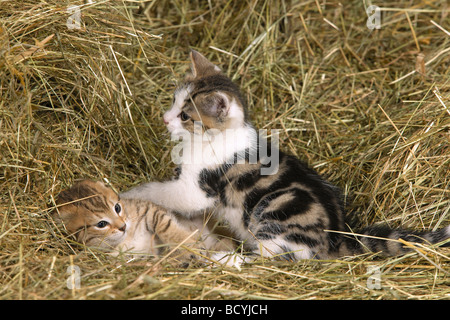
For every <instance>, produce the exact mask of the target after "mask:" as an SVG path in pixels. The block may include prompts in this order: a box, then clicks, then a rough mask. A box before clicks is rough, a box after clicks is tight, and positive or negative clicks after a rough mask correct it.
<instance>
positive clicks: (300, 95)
mask: <svg viewBox="0 0 450 320" xmlns="http://www.w3.org/2000/svg"><path fill="white" fill-rule="evenodd" d="M78 10H79V11H78ZM380 12H381V19H380V23H381V25H380V28H379V29H368V28H367V25H366V22H367V18H368V16H367V14H366V11H365V7H364V1H361V2H360V1H354V2H348V3H347V2H344V4H343V3H342V2H338V1H326V2H325V1H287V0H285V1H284V0H283V1H271V0H267V1H256V0H248V1H213V2H211V1H203V2H197V1H184V0H180V1H145V2H142V4H138V2H137V1H127V0H124V1H114V0H103V1H99V0H97V1H86V2H83V1H59V0H58V1H57V0H46V1H43V0H42V1H40V0H23V1H2V2H1V6H0V199H1V202H0V298H1V299H118V298H125V299H141V298H144V299H145V298H150V299H167V298H171V299H183V298H184V299H448V298H449V297H450V286H449V284H450V278H449V272H450V261H449V260H450V259H449V251H448V249H447V250H445V249H440V248H435V247H430V246H426V245H425V246H418V245H412V244H406V245H412V246H413V248H412V251H411V253H409V254H407V255H406V256H403V257H394V258H389V259H386V258H380V257H378V256H377V255H376V254H373V255H372V254H370V255H363V256H358V257H351V258H345V259H341V260H336V261H300V262H297V263H289V262H277V261H257V262H255V263H251V264H247V265H243V266H242V268H241V270H238V269H236V268H216V269H209V268H206V267H203V266H200V267H192V268H188V269H185V270H180V269H177V268H176V267H174V266H173V264H171V263H170V262H171V261H170V257H164V259H165V260H163V261H161V260H160V261H137V260H133V261H127V260H126V259H125V258H117V259H113V258H110V257H106V256H104V255H103V254H101V253H98V252H93V251H91V250H89V249H88V248H82V247H80V246H79V245H77V244H74V243H73V242H72V241H71V240H70V239H67V238H65V237H64V234H63V233H62V232H60V231H59V230H58V229H57V228H55V226H54V225H53V223H52V221H51V220H49V217H48V208H51V207H52V206H53V200H54V197H55V196H56V194H57V193H58V192H59V191H60V190H61V189H62V188H64V187H66V186H68V185H70V184H72V183H73V181H74V180H76V179H80V178H91V179H98V180H100V179H107V181H109V182H110V183H111V185H112V186H113V187H114V188H115V189H116V190H124V189H126V188H129V187H131V186H133V185H136V184H139V183H141V182H144V181H148V180H158V179H164V178H167V177H168V176H170V175H171V173H172V169H173V166H172V165H171V162H170V154H169V151H170V143H169V139H168V138H169V137H168V135H167V133H166V131H165V128H164V125H163V124H162V121H161V116H162V113H163V112H164V110H165V109H166V108H167V107H168V106H169V105H170V101H171V95H172V91H173V88H174V87H175V85H176V81H177V79H180V78H181V77H182V76H183V74H184V72H185V71H186V70H187V68H188V60H187V56H188V52H189V49H190V48H191V47H192V48H195V49H197V50H199V51H200V52H202V53H204V54H205V55H206V56H208V57H209V58H211V59H212V60H213V61H215V62H217V63H218V64H219V65H220V66H221V67H222V68H223V70H224V71H225V72H226V73H227V74H228V75H229V76H230V77H232V78H233V79H234V80H235V81H236V82H237V83H239V85H240V86H241V87H242V90H243V92H244V94H245V96H246V98H247V100H248V103H249V108H250V113H251V117H252V119H253V121H254V123H255V125H256V126H257V127H259V128H263V127H264V128H267V129H272V128H276V129H281V132H282V133H281V135H280V138H281V142H280V143H281V146H282V147H283V149H285V150H286V151H289V152H291V153H293V154H296V155H298V156H299V157H300V158H302V159H304V160H305V161H307V162H308V163H309V164H310V165H311V166H313V167H314V168H315V169H317V170H318V171H319V172H320V173H321V174H323V175H324V176H326V177H327V178H328V179H329V180H330V181H332V182H333V183H335V184H337V185H339V186H340V187H341V188H342V190H343V191H344V194H345V197H346V200H347V203H348V209H349V212H352V214H351V215H352V217H353V218H352V219H353V220H354V222H353V223H354V225H355V227H356V229H357V228H358V227H361V226H366V225H368V224H372V223H375V222H384V223H386V224H388V225H390V226H392V227H398V226H404V227H410V228H415V229H420V230H422V229H425V230H432V229H433V230H434V229H437V228H440V227H444V226H446V225H448V224H450V213H449V211H450V143H449V141H450V116H449V114H450V81H449V80H450V50H449V48H450V37H449V31H450V25H449V21H450V19H449V8H448V6H445V1H431V2H430V1H416V2H415V4H414V5H411V2H410V1H394V2H389V7H383V8H381V11H380ZM68 270H69V272H71V273H67V271H68ZM75 273H76V274H75ZM72 274H73V275H78V276H79V277H80V278H79V280H80V281H79V283H78V284H79V288H76V287H73V285H75V284H76V281H75V282H74V281H72V280H73V278H71V277H72ZM374 276H375V278H374ZM69 278H70V279H69ZM68 279H69V280H70V281H72V282H70V281H69V282H70V283H72V284H73V285H69V282H67V281H68ZM374 279H375V280H377V279H378V280H379V285H380V286H373V285H371V284H373V280H374ZM378 280H377V281H378ZM375 284H376V283H375Z"/></svg>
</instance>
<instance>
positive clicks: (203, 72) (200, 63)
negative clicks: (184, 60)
mask: <svg viewBox="0 0 450 320" xmlns="http://www.w3.org/2000/svg"><path fill="white" fill-rule="evenodd" d="M189 56H190V57H191V62H192V64H191V69H192V76H193V77H194V78H203V77H206V76H211V75H214V74H217V73H220V72H221V70H220V68H219V67H218V66H216V65H215V64H213V63H212V62H211V61H209V60H208V59H206V58H205V57H204V56H203V55H202V54H201V53H199V52H197V51H195V50H192V49H191V53H190V55H189Z"/></svg>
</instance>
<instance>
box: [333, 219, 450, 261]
mask: <svg viewBox="0 0 450 320" xmlns="http://www.w3.org/2000/svg"><path fill="white" fill-rule="evenodd" d="M448 239H450V226H448V227H445V228H443V229H440V230H437V231H425V232H419V231H412V230H405V229H390V228H387V227H380V226H371V227H367V228H365V229H363V230H362V231H361V232H359V233H358V234H355V235H350V234H348V235H346V236H345V240H344V241H343V243H342V244H341V247H340V250H339V253H340V255H342V256H346V255H355V254H362V253H365V252H381V253H382V254H383V255H385V256H397V255H403V254H406V253H408V252H410V251H411V248H409V247H408V246H407V245H406V244H407V243H405V241H406V242H413V243H414V242H416V243H428V244H437V243H440V242H444V241H445V240H448ZM402 240H403V241H402ZM441 246H442V247H450V241H447V242H444V243H443V244H442V245H441Z"/></svg>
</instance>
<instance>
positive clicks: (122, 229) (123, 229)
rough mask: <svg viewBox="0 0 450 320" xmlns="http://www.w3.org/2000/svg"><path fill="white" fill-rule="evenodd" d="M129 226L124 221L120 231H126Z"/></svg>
mask: <svg viewBox="0 0 450 320" xmlns="http://www.w3.org/2000/svg"><path fill="white" fill-rule="evenodd" d="M126 228H127V224H126V223H124V224H123V226H122V227H120V228H119V230H120V231H122V232H125V229H126Z"/></svg>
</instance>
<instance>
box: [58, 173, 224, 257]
mask: <svg viewBox="0 0 450 320" xmlns="http://www.w3.org/2000/svg"><path fill="white" fill-rule="evenodd" d="M56 205H57V210H54V211H53V213H52V215H53V218H54V219H55V220H57V221H59V222H62V223H63V224H64V226H65V228H66V229H67V231H68V232H69V233H70V234H71V235H73V236H74V237H75V239H76V240H77V241H78V242H81V243H84V244H85V245H86V246H89V247H95V248H100V249H104V250H106V251H111V252H115V253H118V252H119V251H123V252H126V253H130V254H135V255H159V254H161V253H162V251H163V249H167V247H168V246H169V247H173V246H176V245H178V244H180V243H181V242H183V241H185V243H186V245H187V246H192V247H194V248H197V249H199V248H207V249H211V250H230V249H232V244H231V242H230V241H228V242H227V239H221V240H220V241H219V239H218V237H213V236H212V235H211V230H212V229H209V228H208V227H207V226H205V225H204V224H203V219H196V220H188V219H184V218H182V217H178V218H177V217H176V216H175V215H174V214H173V213H171V212H170V211H168V210H165V209H163V208H162V207H160V206H157V205H154V204H153V203H151V202H148V201H143V200H132V199H119V196H118V195H117V194H116V193H115V192H114V191H113V190H112V189H110V188H108V187H106V186H105V185H104V184H103V183H102V182H94V181H90V180H84V181H81V182H78V183H76V184H74V185H73V186H72V187H71V188H69V189H66V190H63V191H62V192H61V193H60V194H59V195H58V198H57V200H56ZM180 220H181V223H180ZM197 229H199V230H201V237H202V239H201V240H202V241H200V239H199V238H200V237H199V236H197V235H193V233H194V231H195V230H197ZM182 259H183V260H190V259H194V257H193V256H192V255H190V253H189V252H188V251H187V250H186V252H185V253H184V257H183V255H182Z"/></svg>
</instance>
